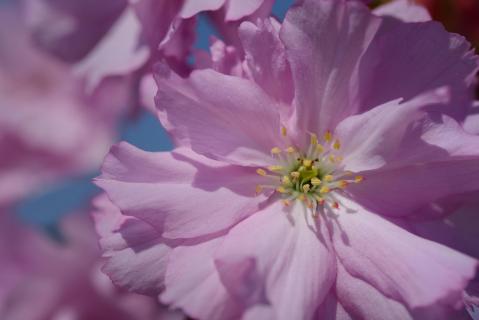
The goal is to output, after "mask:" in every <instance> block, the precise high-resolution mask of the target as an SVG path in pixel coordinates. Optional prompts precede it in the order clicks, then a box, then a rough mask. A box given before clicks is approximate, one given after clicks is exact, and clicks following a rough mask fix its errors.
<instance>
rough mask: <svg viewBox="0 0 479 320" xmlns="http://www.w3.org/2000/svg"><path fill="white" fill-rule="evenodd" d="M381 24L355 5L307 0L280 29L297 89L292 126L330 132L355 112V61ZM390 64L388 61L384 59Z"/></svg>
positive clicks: (361, 6)
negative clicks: (293, 124) (329, 130)
mask: <svg viewBox="0 0 479 320" xmlns="http://www.w3.org/2000/svg"><path fill="white" fill-rule="evenodd" d="M380 22H381V20H380V19H379V18H377V17H375V16H373V15H372V14H371V13H370V12H369V10H368V9H367V7H365V6H364V5H363V4H361V3H359V2H357V1H348V2H345V1H342V0H341V1H331V0H305V1H304V3H303V5H301V6H298V7H294V8H292V9H291V10H289V12H288V14H287V15H286V18H285V20H284V23H283V27H282V30H281V38H282V40H283V41H284V43H285V46H286V49H287V55H288V59H289V62H290V64H291V70H292V74H293V79H294V86H295V101H294V104H295V114H294V120H293V121H294V123H295V126H296V127H298V128H301V131H302V132H303V133H304V132H319V133H322V132H324V131H326V130H327V129H334V127H335V126H336V124H337V123H338V122H339V121H340V120H341V119H343V118H344V117H345V116H348V115H350V114H353V113H355V112H356V111H357V110H358V108H359V105H358V104H357V101H356V100H357V94H358V93H357V91H358V90H359V86H360V82H359V81H360V80H359V76H360V75H361V74H360V73H359V63H360V62H361V58H362V56H363V54H364V52H365V50H367V49H368V46H369V45H370V43H371V41H372V40H373V38H374V36H375V33H376V31H377V29H378V27H379V25H380ZM388 61H389V60H388Z"/></svg>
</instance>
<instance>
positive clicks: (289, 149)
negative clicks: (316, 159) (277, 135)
mask: <svg viewBox="0 0 479 320" xmlns="http://www.w3.org/2000/svg"><path fill="white" fill-rule="evenodd" d="M286 152H287V153H295V152H296V149H295V148H293V147H288V148H287V149H286Z"/></svg>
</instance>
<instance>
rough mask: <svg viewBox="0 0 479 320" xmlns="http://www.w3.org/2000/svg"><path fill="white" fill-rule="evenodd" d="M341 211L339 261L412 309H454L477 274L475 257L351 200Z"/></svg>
mask: <svg viewBox="0 0 479 320" xmlns="http://www.w3.org/2000/svg"><path fill="white" fill-rule="evenodd" d="M341 201H342V204H343V207H344V208H347V209H342V210H341V211H340V212H339V217H338V221H337V225H338V227H337V228H335V231H334V233H333V244H334V248H335V251H336V253H337V255H338V258H339V261H340V262H341V263H342V265H343V266H344V268H345V269H346V270H347V271H348V272H349V273H350V274H351V275H352V276H354V277H357V278H359V279H362V280H364V281H365V282H367V283H368V284H370V285H371V286H373V287H374V288H376V289H377V290H378V291H379V292H382V293H383V294H384V295H386V296H387V297H389V298H392V299H394V300H396V301H400V302H403V303H404V304H405V305H406V306H407V307H408V308H409V309H416V308H425V307H430V306H434V305H438V306H444V307H449V308H453V307H455V306H457V305H458V304H460V303H461V301H462V291H463V289H464V288H465V287H466V286H467V283H468V282H469V280H470V279H471V278H472V277H474V274H475V271H476V268H477V265H478V264H477V261H476V260H475V259H472V258H469V257H467V256H465V255H463V254H461V253H458V252H456V251H454V250H452V249H449V248H447V247H445V246H443V245H440V244H437V243H434V242H431V241H429V240H426V239H422V238H419V237H417V236H415V235H413V234H411V233H409V232H408V231H406V230H405V229H402V228H400V227H398V226H397V225H395V224H393V223H392V222H390V221H388V220H386V219H384V218H382V217H380V216H378V215H376V214H373V213H371V212H368V211H367V210H366V209H364V208H362V207H361V206H359V205H357V204H355V203H354V202H352V201H349V200H347V199H345V198H344V199H342V200H341Z"/></svg>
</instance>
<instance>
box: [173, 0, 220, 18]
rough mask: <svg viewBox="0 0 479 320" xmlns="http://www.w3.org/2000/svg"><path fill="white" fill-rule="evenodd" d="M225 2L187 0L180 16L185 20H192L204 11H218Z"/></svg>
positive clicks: (216, 0)
mask: <svg viewBox="0 0 479 320" xmlns="http://www.w3.org/2000/svg"><path fill="white" fill-rule="evenodd" d="M225 2H226V0H203V1H198V0H185V1H184V3H183V6H182V7H181V11H180V13H179V15H180V17H182V18H184V19H186V18H191V17H193V16H195V15H197V14H198V13H200V12H202V11H215V10H218V9H219V8H221V7H222V6H223V5H224V4H225Z"/></svg>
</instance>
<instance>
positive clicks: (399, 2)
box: [373, 0, 431, 22]
mask: <svg viewBox="0 0 479 320" xmlns="http://www.w3.org/2000/svg"><path fill="white" fill-rule="evenodd" d="M373 12H374V14H376V15H378V16H389V17H394V18H396V19H399V20H401V21H404V22H423V21H430V20H431V15H430V14H429V11H427V9H426V8H425V7H423V6H422V5H420V4H417V3H415V2H413V1H410V0H394V1H392V2H390V3H386V4H383V5H381V6H379V7H378V8H376V9H375V10H374V11H373Z"/></svg>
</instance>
